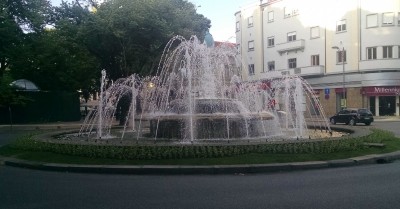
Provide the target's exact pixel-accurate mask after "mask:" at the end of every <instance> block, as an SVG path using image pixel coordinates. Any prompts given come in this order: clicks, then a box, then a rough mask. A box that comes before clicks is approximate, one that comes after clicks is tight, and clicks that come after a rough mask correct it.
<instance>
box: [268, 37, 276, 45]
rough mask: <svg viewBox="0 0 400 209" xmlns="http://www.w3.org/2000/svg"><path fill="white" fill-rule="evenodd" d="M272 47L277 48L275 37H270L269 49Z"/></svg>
mask: <svg viewBox="0 0 400 209" xmlns="http://www.w3.org/2000/svg"><path fill="white" fill-rule="evenodd" d="M272 46H275V37H274V36H271V37H268V47H272Z"/></svg>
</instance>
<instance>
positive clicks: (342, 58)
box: [336, 50, 346, 63]
mask: <svg viewBox="0 0 400 209" xmlns="http://www.w3.org/2000/svg"><path fill="white" fill-rule="evenodd" d="M343 62H346V50H344V51H342V50H341V51H337V52H336V63H343Z"/></svg>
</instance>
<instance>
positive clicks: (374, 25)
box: [235, 0, 400, 116]
mask: <svg viewBox="0 0 400 209" xmlns="http://www.w3.org/2000/svg"><path fill="white" fill-rule="evenodd" d="M235 17H236V43H237V47H238V51H239V53H240V54H241V57H242V77H243V78H242V79H243V80H245V81H255V80H263V79H265V78H268V77H269V76H270V75H271V74H276V73H281V74H293V75H294V74H296V75H300V76H302V77H303V78H305V79H306V80H307V81H308V82H309V83H310V84H311V86H312V87H313V89H314V90H315V92H317V96H318V97H319V99H320V101H321V103H322V105H323V108H324V110H325V112H326V113H327V114H328V115H331V114H333V113H335V112H336V111H338V110H339V109H341V108H343V107H366V108H369V109H370V110H371V111H372V112H373V113H374V114H375V115H376V116H382V115H397V116H399V112H400V104H399V103H400V98H399V97H400V0H385V1H375V0H324V1H321V0H268V1H267V0H264V1H257V2H255V3H254V4H251V5H248V6H246V7H243V8H242V9H241V10H240V11H238V12H236V13H235ZM271 72H273V73H271Z"/></svg>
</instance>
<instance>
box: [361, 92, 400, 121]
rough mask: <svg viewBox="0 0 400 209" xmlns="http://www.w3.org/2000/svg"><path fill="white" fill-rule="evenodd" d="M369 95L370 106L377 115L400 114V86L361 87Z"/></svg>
mask: <svg viewBox="0 0 400 209" xmlns="http://www.w3.org/2000/svg"><path fill="white" fill-rule="evenodd" d="M361 94H362V95H364V96H367V97H368V102H369V107H370V110H371V112H373V113H374V115H375V116H399V112H400V86H368V87H363V88H362V89H361Z"/></svg>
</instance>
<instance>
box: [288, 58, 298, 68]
mask: <svg viewBox="0 0 400 209" xmlns="http://www.w3.org/2000/svg"><path fill="white" fill-rule="evenodd" d="M288 65H289V68H296V67H297V65H296V58H291V59H289V60H288Z"/></svg>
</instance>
